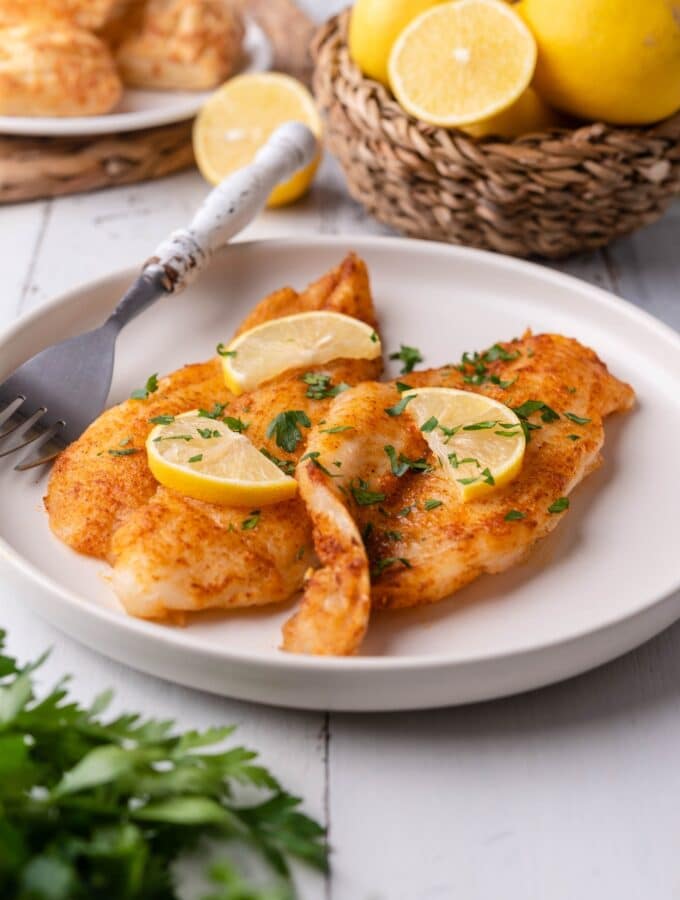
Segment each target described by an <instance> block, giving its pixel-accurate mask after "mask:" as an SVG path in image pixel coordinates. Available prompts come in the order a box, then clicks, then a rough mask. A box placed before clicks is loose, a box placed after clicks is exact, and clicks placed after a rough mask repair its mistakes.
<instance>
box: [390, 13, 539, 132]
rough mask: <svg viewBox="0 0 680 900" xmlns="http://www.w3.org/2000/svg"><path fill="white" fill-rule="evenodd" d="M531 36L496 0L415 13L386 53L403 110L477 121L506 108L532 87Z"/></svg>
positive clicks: (448, 122) (436, 118)
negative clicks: (530, 83)
mask: <svg viewBox="0 0 680 900" xmlns="http://www.w3.org/2000/svg"><path fill="white" fill-rule="evenodd" d="M535 65H536V42H535V40H534V38H533V36H532V34H531V32H530V31H529V29H528V27H527V26H526V25H525V23H524V22H523V21H522V19H521V18H520V17H519V16H518V15H517V13H516V12H515V11H514V10H513V9H512V7H510V6H507V5H506V4H505V3H501V2H499V0H455V2H453V3H444V4H440V5H437V6H434V7H432V9H429V10H427V11H426V12H424V13H422V14H421V15H420V16H418V17H417V18H416V19H414V20H413V21H412V22H411V23H410V25H408V26H407V27H406V28H405V29H404V31H403V32H402V33H401V35H400V36H399V38H398V39H397V41H396V43H395V44H394V47H393V48H392V52H391V53H390V60H389V76H390V85H391V87H392V90H393V92H394V95H395V96H396V98H397V100H398V101H399V102H400V104H401V105H402V106H403V107H404V109H405V110H406V111H407V112H409V113H411V115H413V116H416V117H417V118H419V119H421V120H422V121H424V122H427V123H429V124H432V125H442V126H444V127H451V126H462V125H468V124H471V123H472V122H480V121H483V120H485V119H488V118H490V117H491V116H494V115H496V114H498V113H499V112H501V111H502V110H504V109H507V108H508V107H509V106H511V105H512V104H513V103H515V102H516V101H517V100H518V99H519V97H520V96H521V94H522V93H523V92H524V91H525V90H526V88H527V87H528V86H529V82H530V81H531V78H532V75H533V72H534V67H535Z"/></svg>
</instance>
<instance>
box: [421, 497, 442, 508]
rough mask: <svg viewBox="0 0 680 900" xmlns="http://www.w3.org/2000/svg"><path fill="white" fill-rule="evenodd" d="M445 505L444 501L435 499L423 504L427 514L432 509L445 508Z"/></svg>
mask: <svg viewBox="0 0 680 900" xmlns="http://www.w3.org/2000/svg"><path fill="white" fill-rule="evenodd" d="M443 505H444V501H443V500H435V499H434V497H433V498H432V499H431V500H426V501H425V502H424V503H423V509H424V510H425V511H426V512H429V511H430V510H431V509H436V508H437V507H438V506H443Z"/></svg>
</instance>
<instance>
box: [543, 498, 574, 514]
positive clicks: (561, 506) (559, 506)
mask: <svg viewBox="0 0 680 900" xmlns="http://www.w3.org/2000/svg"><path fill="white" fill-rule="evenodd" d="M565 509H569V497H559V498H558V499H557V500H555V502H554V503H551V504H550V506H549V507H548V512H549V513H561V512H564V510H565Z"/></svg>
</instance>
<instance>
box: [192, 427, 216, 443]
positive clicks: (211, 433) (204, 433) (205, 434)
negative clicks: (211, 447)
mask: <svg viewBox="0 0 680 900" xmlns="http://www.w3.org/2000/svg"><path fill="white" fill-rule="evenodd" d="M196 431H197V432H198V433H199V434H200V436H201V437H202V438H203V440H205V441H209V440H210V439H211V438H218V437H222V432H221V431H217V429H214V428H197V429H196Z"/></svg>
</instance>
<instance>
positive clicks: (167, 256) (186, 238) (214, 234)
mask: <svg viewBox="0 0 680 900" xmlns="http://www.w3.org/2000/svg"><path fill="white" fill-rule="evenodd" d="M317 149H318V147H317V141H316V137H315V136H314V134H313V133H312V132H311V131H310V129H309V128H307V126H306V125H302V124H301V123H300V122H287V123H286V124H285V125H281V126H280V127H279V128H277V129H276V131H275V132H274V133H273V134H272V136H271V137H270V138H269V140H268V141H267V143H266V144H265V145H264V146H263V147H261V148H260V150H259V151H258V152H257V154H256V156H255V159H254V160H253V162H252V163H251V164H250V165H249V166H246V167H245V168H244V169H240V170H239V171H238V172H234V174H233V175H229V176H228V177H227V178H225V179H224V181H223V182H221V184H219V185H218V186H217V187H216V188H215V189H214V190H212V191H211V192H210V194H208V196H207V197H206V199H205V200H204V201H203V203H202V205H201V207H200V209H199V210H198V212H197V213H196V215H195V216H194V218H193V219H192V221H191V224H190V225H189V227H188V228H182V229H179V230H178V231H174V232H173V233H172V234H171V235H170V236H169V237H168V238H166V240H164V241H163V242H162V243H161V244H160V245H159V247H158V248H157V250H156V253H155V255H154V256H153V257H152V258H151V259H150V260H149V262H148V263H147V265H146V266H145V269H144V271H145V273H146V274H148V275H157V274H158V273H159V271H160V273H162V276H163V284H164V287H165V289H166V290H167V291H169V292H171V293H174V292H177V291H181V290H183V289H184V288H185V287H186V286H187V285H188V284H189V283H190V282H191V281H193V279H194V278H196V276H197V275H198V274H199V272H200V271H201V270H202V269H203V268H204V266H205V265H206V264H207V263H208V261H209V260H210V257H211V256H212V254H213V253H214V252H215V250H218V249H219V248H220V247H223V246H224V245H225V244H226V243H227V242H228V241H229V240H230V239H231V238H232V237H234V235H235V234H238V233H239V232H240V231H242V230H243V229H244V228H245V227H246V225H248V224H249V223H250V222H252V220H253V219H254V218H255V216H256V215H257V214H258V213H259V212H260V210H261V209H262V208H263V206H264V205H265V203H266V202H267V198H268V197H269V195H270V194H271V192H272V191H273V190H274V188H275V187H276V185H277V184H279V183H280V182H282V181H285V180H286V179H288V178H290V177H291V176H292V175H293V174H294V173H295V172H297V170H298V169H301V168H303V167H304V166H307V165H309V163H311V162H312V160H313V159H314V157H315V155H316V153H317Z"/></svg>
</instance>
